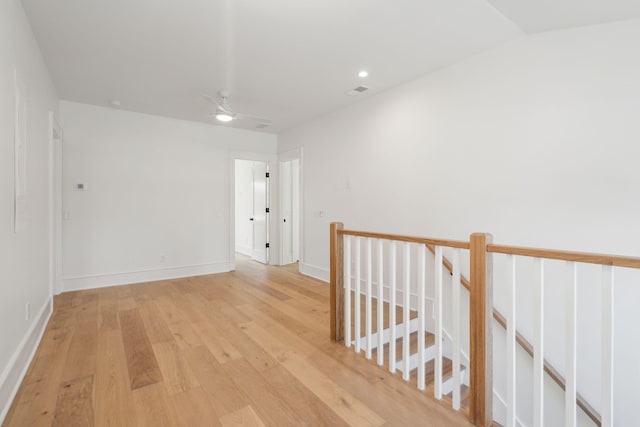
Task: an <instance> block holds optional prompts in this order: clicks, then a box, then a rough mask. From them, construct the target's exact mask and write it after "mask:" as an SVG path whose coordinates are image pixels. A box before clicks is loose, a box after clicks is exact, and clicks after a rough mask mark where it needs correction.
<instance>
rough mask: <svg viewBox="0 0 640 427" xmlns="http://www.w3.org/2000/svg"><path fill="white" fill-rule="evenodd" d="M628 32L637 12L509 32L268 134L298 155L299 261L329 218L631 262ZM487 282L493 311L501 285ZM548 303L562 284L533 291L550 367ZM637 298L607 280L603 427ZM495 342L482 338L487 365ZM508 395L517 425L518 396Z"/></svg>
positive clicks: (630, 373) (586, 321)
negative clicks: (487, 236)
mask: <svg viewBox="0 0 640 427" xmlns="http://www.w3.org/2000/svg"><path fill="white" fill-rule="evenodd" d="M638 40H640V21H638V20H631V21H626V22H620V23H615V24H607V25H600V26H592V27H583V28H579V29H573V30H567V31H556V32H549V33H544V34H539V35H535V36H528V37H524V38H521V39H519V40H517V41H515V42H511V43H509V44H506V45H504V46H501V47H499V48H496V49H493V50H491V51H488V52H486V53H483V54H481V55H478V56H476V57H473V58H471V59H469V60H465V61H463V62H460V63H457V64H455V65H453V66H450V67H447V68H445V69H442V70H439V71H438V72H435V73H432V74H430V75H427V76H425V77H423V78H421V79H419V80H416V81H413V82H410V83H407V84H404V85H402V86H399V87H397V88H395V89H393V90H390V91H388V92H385V93H383V94H380V95H378V96H375V97H372V98H369V99H366V100H363V101H362V102H360V103H358V104H356V105H353V106H351V107H348V108H345V109H343V110H340V111H337V112H334V113H331V114H329V115H326V116H323V117H320V118H318V119H316V120H314V121H312V122H309V123H306V124H304V125H302V126H299V127H296V128H294V129H291V130H289V131H286V132H284V133H282V134H280V135H279V136H278V144H279V147H278V150H279V152H285V151H288V150H291V149H294V148H297V147H303V149H304V153H305V162H304V169H303V175H304V176H303V178H304V179H303V183H304V190H303V194H304V198H305V199H304V200H305V203H304V212H303V219H304V221H303V223H304V233H303V234H304V243H303V244H304V248H303V249H304V250H303V253H304V259H303V260H302V261H301V262H303V264H304V265H306V266H308V267H309V268H308V270H313V271H316V272H317V271H323V272H324V273H325V274H326V273H327V272H328V268H329V250H328V244H329V232H328V230H329V223H330V222H332V221H342V222H344V223H345V226H346V227H347V228H352V229H368V230H377V231H385V232H394V233H401V234H412V235H423V236H432V237H446V238H453V239H466V238H468V236H469V234H470V233H471V232H476V231H480V232H482V231H487V232H491V233H493V235H494V240H495V241H496V242H500V243H505V244H518V245H528V246H539V247H551V248H563V249H573V250H583V251H598V252H605V253H620V254H627V255H635V256H640V250H639V248H638V244H637V241H638V238H639V237H640V227H639V226H638V214H639V213H640V198H638V196H637V192H638V190H637V189H638V188H639V186H640V170H639V169H638V167H637V159H638V158H640V144H638V140H639V138H640V120H638V112H639V111H640V79H638V75H640V53H639V52H640V51H639V50H638V49H637V41H638ZM371 72H375V70H372V71H371ZM497 262H501V261H497ZM523 262H524V261H523ZM524 268H525V270H526V268H528V267H526V266H525V267H524ZM553 268H555V267H553ZM559 269H560V267H558V270H559ZM303 271H305V268H304V266H303ZM559 271H561V270H559ZM581 271H582V272H581V273H579V276H580V280H585V279H587V280H586V282H584V281H583V282H582V283H583V284H584V286H582V285H581V286H580V287H579V289H580V291H579V295H578V304H579V305H578V319H579V323H580V330H579V337H578V348H579V365H578V374H579V381H578V388H579V391H580V392H581V393H583V394H584V395H585V396H586V397H587V399H588V400H589V402H590V403H592V404H593V405H594V406H595V407H596V408H599V407H600V401H601V397H600V388H599V380H600V377H599V372H600V367H599V362H600V354H599V348H600V326H599V325H600V313H601V312H600V291H599V284H598V283H599V276H598V274H599V272H597V271H596V272H593V271H591V270H590V269H584V270H581ZM497 274H498V273H497ZM560 274H562V273H560ZM594 274H595V276H594ZM624 274H626V272H625V273H624ZM624 274H623V273H619V274H618V275H619V276H620V277H621V278H622V276H623V275H624ZM316 275H318V274H316ZM503 276H504V275H503ZM636 277H637V276H636ZM550 283H551V282H550ZM495 288H496V289H495V298H496V306H497V307H499V308H502V309H503V308H504V305H505V297H504V295H505V287H504V282H503V281H502V282H501V281H497V283H496V286H495ZM518 292H519V294H518V312H519V315H520V318H519V319H518V328H519V329H521V330H522V332H523V333H524V334H525V335H526V336H528V337H529V338H531V337H532V330H533V327H532V317H531V316H532V314H531V313H532V301H533V299H532V295H533V294H532V290H531V289H530V286H528V285H527V284H526V283H524V284H523V285H522V286H519V287H518ZM564 298H565V293H564V288H563V287H562V286H548V287H547V293H546V302H547V307H546V318H547V320H546V324H545V333H546V338H545V340H546V344H547V356H548V357H549V359H550V360H551V361H552V362H553V363H554V366H556V367H558V369H560V371H563V370H564V346H563V343H564V317H563V310H564V306H563V304H564V301H565V300H564ZM638 300H640V287H638V286H637V280H636V281H635V282H634V281H632V280H631V281H624V280H623V281H622V282H620V283H619V284H618V285H617V287H616V297H615V309H616V358H615V362H616V377H615V378H616V408H615V410H616V417H617V419H616V420H617V422H616V424H617V425H633V424H634V422H635V421H634V420H635V418H634V411H633V408H634V405H635V403H634V401H633V400H634V397H635V396H638V395H640V371H639V368H638V366H637V360H640V343H639V342H638V340H637V336H636V333H635V331H634V329H635V326H634V325H637V324H638V320H639V319H638V317H637V310H636V308H635V307H634V302H635V301H638ZM504 351H505V350H504V343H503V342H502V343H501V341H500V339H499V337H498V338H496V351H495V353H494V354H495V355H496V365H497V366H505V365H504V359H503V355H504ZM519 362H520V365H523V364H524V363H525V362H526V359H522V358H520V359H519ZM500 363H501V364H500ZM528 363H530V361H529V362H528ZM523 384H524V383H523ZM505 388H506V385H505V382H504V379H503V378H501V377H496V389H497V390H498V391H499V392H500V394H501V395H502V396H505V395H506V393H505V392H504V391H505ZM522 393H523V394H519V398H520V401H519V404H518V405H519V410H518V412H519V416H520V414H522V419H523V422H524V423H525V425H530V424H531V418H530V415H531V409H530V406H531V400H530V395H531V393H530V391H523V392H522ZM554 393H555V392H553V391H550V392H549V395H552V394H554ZM551 406H552V405H549V407H550V408H551ZM559 406H560V407H562V406H563V405H562V402H560V405H559ZM557 416H558V413H557V412H555V413H551V412H550V415H549V417H551V418H550V419H549V422H550V423H551V424H549V425H557V424H554V422H555V423H557V422H558V420H559V419H557V418H556V417H557ZM618 423H619V424H618Z"/></svg>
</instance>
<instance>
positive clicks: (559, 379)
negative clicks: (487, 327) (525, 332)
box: [427, 245, 601, 427]
mask: <svg viewBox="0 0 640 427" xmlns="http://www.w3.org/2000/svg"><path fill="white" fill-rule="evenodd" d="M491 246H499V245H487V251H489V247H491ZM427 248H428V249H429V251H431V253H435V247H434V246H433V245H427ZM489 252H490V251H489ZM499 253H502V252H499ZM442 265H444V267H445V268H446V269H447V270H448V271H449V273H451V272H453V265H452V264H451V261H449V260H448V259H447V257H442ZM460 283H462V286H464V287H465V288H466V289H467V290H468V291H469V292H471V282H470V281H469V279H467V278H466V277H465V276H464V275H460ZM493 318H494V319H495V320H496V321H497V322H498V324H499V325H500V326H502V328H503V329H505V330H506V329H507V320H506V318H505V317H504V316H503V315H502V314H501V313H500V312H499V311H498V310H497V309H496V308H494V309H493ZM516 342H517V343H518V344H519V345H520V347H522V348H523V349H524V351H526V352H527V354H528V355H529V356H530V357H533V345H532V344H531V343H530V342H529V341H527V339H526V338H525V337H524V336H522V334H521V333H520V332H518V331H516ZM544 371H545V372H546V373H547V374H548V375H549V376H550V377H551V379H553V381H555V383H556V384H558V386H560V388H561V389H562V390H563V391H564V390H565V388H566V382H565V379H564V377H563V376H562V375H561V374H560V373H559V372H558V371H557V370H556V369H555V368H554V367H553V366H552V365H551V363H549V361H548V360H546V359H545V360H544ZM576 403H577V404H578V406H579V407H580V409H582V410H583V411H584V413H585V414H586V415H587V416H588V417H589V418H590V419H591V420H592V421H593V422H594V423H595V424H596V425H597V426H598V427H600V426H601V421H600V414H599V413H598V411H596V410H595V409H594V408H593V406H591V405H590V404H589V403H588V402H587V401H586V399H585V398H584V397H582V395H580V393H577V397H576Z"/></svg>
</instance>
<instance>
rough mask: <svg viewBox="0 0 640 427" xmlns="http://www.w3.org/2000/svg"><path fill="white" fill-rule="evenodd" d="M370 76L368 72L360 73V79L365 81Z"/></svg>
mask: <svg viewBox="0 0 640 427" xmlns="http://www.w3.org/2000/svg"><path fill="white" fill-rule="evenodd" d="M368 75H369V72H368V71H367V70H362V71H360V72H359V73H358V77H360V78H361V79H364V78H365V77H367V76H368Z"/></svg>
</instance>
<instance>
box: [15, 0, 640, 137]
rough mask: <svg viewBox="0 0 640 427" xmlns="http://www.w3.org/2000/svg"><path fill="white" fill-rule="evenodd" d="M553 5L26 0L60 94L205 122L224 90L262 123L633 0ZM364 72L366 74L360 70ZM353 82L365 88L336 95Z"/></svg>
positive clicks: (617, 15) (317, 109) (332, 104)
mask: <svg viewBox="0 0 640 427" xmlns="http://www.w3.org/2000/svg"><path fill="white" fill-rule="evenodd" d="M557 3H560V2H557V1H556V2H553V1H552V0H541V1H535V2H532V1H530V0H491V1H490V2H488V1H476V0H394V1H390V0H349V1H345V0H323V1H318V2H307V1H294V0H270V1H264V0H180V1H178V0H168V1H164V2H158V1H157V0H110V1H98V0H57V1H55V2H52V1H48V0H23V5H24V7H25V10H26V12H27V15H28V17H29V19H30V21H31V25H32V27H33V30H34V33H35V34H36V37H37V39H38V42H39V44H40V47H41V49H42V51H43V54H44V56H45V59H46V61H47V64H48V66H49V70H50V72H51V74H52V77H53V80H54V82H55V84H56V87H57V89H58V93H59V96H60V97H61V98H62V99H65V100H71V101H78V102H84V103H89V104H96V105H108V104H109V100H112V99H117V100H119V101H120V102H121V108H123V109H126V110H132V111H138V112H143V113H149V114H157V115H162V116H168V117H175V118H181V119H187V120H194V121H202V122H209V123H214V122H215V120H213V119H212V118H211V117H208V114H210V113H212V112H213V111H214V110H215V107H214V106H213V105H212V104H211V103H209V102H207V101H205V100H204V99H203V98H202V94H203V93H208V94H215V93H216V92H218V91H220V90H226V91H229V92H230V94H231V96H230V104H231V106H232V108H233V109H234V110H235V111H238V112H242V113H245V114H251V115H254V116H260V117H265V118H269V119H271V120H272V122H273V123H272V124H271V125H270V126H269V127H268V128H266V129H264V130H263V131H268V132H279V131H282V130H284V129H287V128H290V127H292V126H295V125H297V124H300V123H302V122H304V121H306V120H309V119H311V118H313V117H316V116H318V115H321V114H324V113H326V112H329V111H332V110H335V109H337V108H340V107H342V106H345V105H347V104H349V103H352V102H355V101H357V100H358V99H361V98H362V97H366V96H370V95H371V94H373V93H376V92H379V91H382V90H385V89H388V88H390V87H392V86H395V85H398V84H400V83H402V82H405V81H408V80H411V79H413V78H415V77H417V76H420V75H422V74H425V73H427V72H429V71H432V70H434V69H437V68H440V67H443V66H445V65H447V64H450V63H453V62H455V61H458V60H460V59H463V58H465V57H468V56H471V55H474V54H476V53H478V52H481V51H483V50H486V49H488V48H491V47H493V46H496V45H498V44H500V43H503V42H505V41H508V40H512V39H514V38H517V37H520V36H522V35H523V34H524V32H536V31H542V30H546V29H555V28H562V27H566V26H573V25H584V24H588V23H597V22H602V21H603V20H605V21H606V20H617V19H621V18H622V17H626V18H630V17H632V16H626V15H628V14H632V13H633V14H635V15H636V16H637V15H638V10H637V9H638V6H635V4H636V3H637V1H633V2H632V1H625V0H608V1H605V0H598V1H596V0H565V1H563V2H561V3H563V5H564V4H565V3H566V5H565V6H567V7H564V6H563V7H562V8H561V9H560V12H559V13H557V14H556V13H552V14H550V13H549V10H550V9H555V8H556V5H557ZM586 4H589V6H588V7H587V6H585V5H586ZM600 9H602V10H600ZM584 11H586V12H584ZM583 12H584V13H583ZM361 69H366V70H368V71H369V73H370V74H369V77H368V78H366V79H364V80H363V79H359V78H358V77H357V72H358V71H359V70H361ZM361 84H363V85H366V86H368V87H370V88H371V89H370V90H368V91H367V92H365V93H364V94H361V95H358V96H347V95H345V92H347V91H348V90H350V89H352V88H354V87H356V86H358V85H361ZM215 124H219V123H218V122H215ZM226 126H232V127H241V128H246V129H255V128H256V123H254V122H251V121H242V120H237V121H235V120H234V121H233V122H231V123H230V124H228V125H226Z"/></svg>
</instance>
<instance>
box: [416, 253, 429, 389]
mask: <svg viewBox="0 0 640 427" xmlns="http://www.w3.org/2000/svg"><path fill="white" fill-rule="evenodd" d="M418 257H419V259H418V389H419V390H424V386H425V362H424V353H425V352H424V350H425V349H424V345H425V344H424V334H425V321H426V320H425V319H426V317H427V313H426V312H427V307H426V298H425V279H426V277H425V276H426V274H427V267H426V264H427V247H426V246H425V245H420V250H419V251H418Z"/></svg>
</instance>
